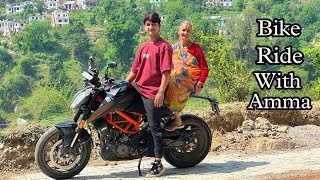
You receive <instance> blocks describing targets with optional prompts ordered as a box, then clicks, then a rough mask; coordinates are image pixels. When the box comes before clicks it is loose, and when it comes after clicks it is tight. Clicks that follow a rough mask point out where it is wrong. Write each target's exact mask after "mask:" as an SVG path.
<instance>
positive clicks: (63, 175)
mask: <svg viewBox="0 0 320 180" xmlns="http://www.w3.org/2000/svg"><path fill="white" fill-rule="evenodd" d="M62 142H63V133H62V132H61V131H60V130H59V129H58V128H56V127H52V128H50V129H49V130H48V131H46V132H45V133H44V134H43V135H42V136H41V138H40V139H39V141H38V143H37V145H36V149H35V160H36V163H37V165H38V167H39V168H40V170H41V171H42V172H43V173H44V174H46V175H47V176H49V177H51V178H54V179H68V178H72V177H73V176H75V175H77V174H78V173H80V171H82V169H83V168H84V167H85V166H86V165H87V164H88V161H89V159H90V154H91V143H90V142H85V143H83V144H81V145H79V146H78V147H75V148H74V149H73V150H72V152H70V153H67V154H65V155H62V153H61V148H62V147H63V146H62Z"/></svg>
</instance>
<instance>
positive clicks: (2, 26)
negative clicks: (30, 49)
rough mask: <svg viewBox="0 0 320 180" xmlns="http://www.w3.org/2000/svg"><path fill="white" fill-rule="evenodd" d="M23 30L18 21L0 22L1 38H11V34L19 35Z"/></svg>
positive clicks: (21, 24)
mask: <svg viewBox="0 0 320 180" xmlns="http://www.w3.org/2000/svg"><path fill="white" fill-rule="evenodd" d="M23 29H24V24H23V23H22V22H20V21H8V20H2V21H0V31H1V32H2V35H3V36H11V35H12V33H14V32H15V33H19V32H21V31H22V30H23Z"/></svg>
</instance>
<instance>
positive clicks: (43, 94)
mask: <svg viewBox="0 0 320 180" xmlns="http://www.w3.org/2000/svg"><path fill="white" fill-rule="evenodd" d="M20 104H21V107H19V109H18V113H19V115H20V117H32V118H33V119H34V120H43V119H47V118H49V117H50V116H55V115H58V116H60V115H61V114H66V115H67V114H71V112H72V111H71V110H70V109H69V107H68V105H69V100H68V99H67V98H66V97H65V96H64V95H63V93H62V92H61V91H59V90H57V89H55V88H52V87H48V86H45V87H40V88H38V89H36V90H35V91H33V92H32V95H31V96H30V97H27V98H21V99H20Z"/></svg>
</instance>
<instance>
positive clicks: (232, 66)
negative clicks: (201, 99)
mask: <svg viewBox="0 0 320 180" xmlns="http://www.w3.org/2000/svg"><path fill="white" fill-rule="evenodd" d="M194 36H195V39H196V41H197V42H199V44H201V45H202V46H203V47H204V50H205V56H206V58H207V61H208V65H209V68H210V72H209V78H208V80H207V81H208V85H209V86H210V85H211V86H212V85H215V86H216V87H217V89H218V91H219V94H220V96H221V97H222V100H223V101H225V102H230V101H244V100H246V99H247V98H248V95H249V90H250V89H249V86H248V85H249V84H250V82H251V80H252V78H251V74H250V73H249V71H248V70H247V68H246V65H245V63H244V62H243V61H240V60H236V59H235V57H234V56H233V55H232V52H231V48H230V46H228V45H226V43H225V42H224V41H223V40H222V37H221V36H203V35H199V34H195V35H194ZM209 88H210V87H209ZM211 88H212V87H211Z"/></svg>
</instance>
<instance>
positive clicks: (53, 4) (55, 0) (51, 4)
mask: <svg viewBox="0 0 320 180" xmlns="http://www.w3.org/2000/svg"><path fill="white" fill-rule="evenodd" d="M45 4H46V6H47V9H58V8H59V7H62V6H63V1H62V0H45Z"/></svg>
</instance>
